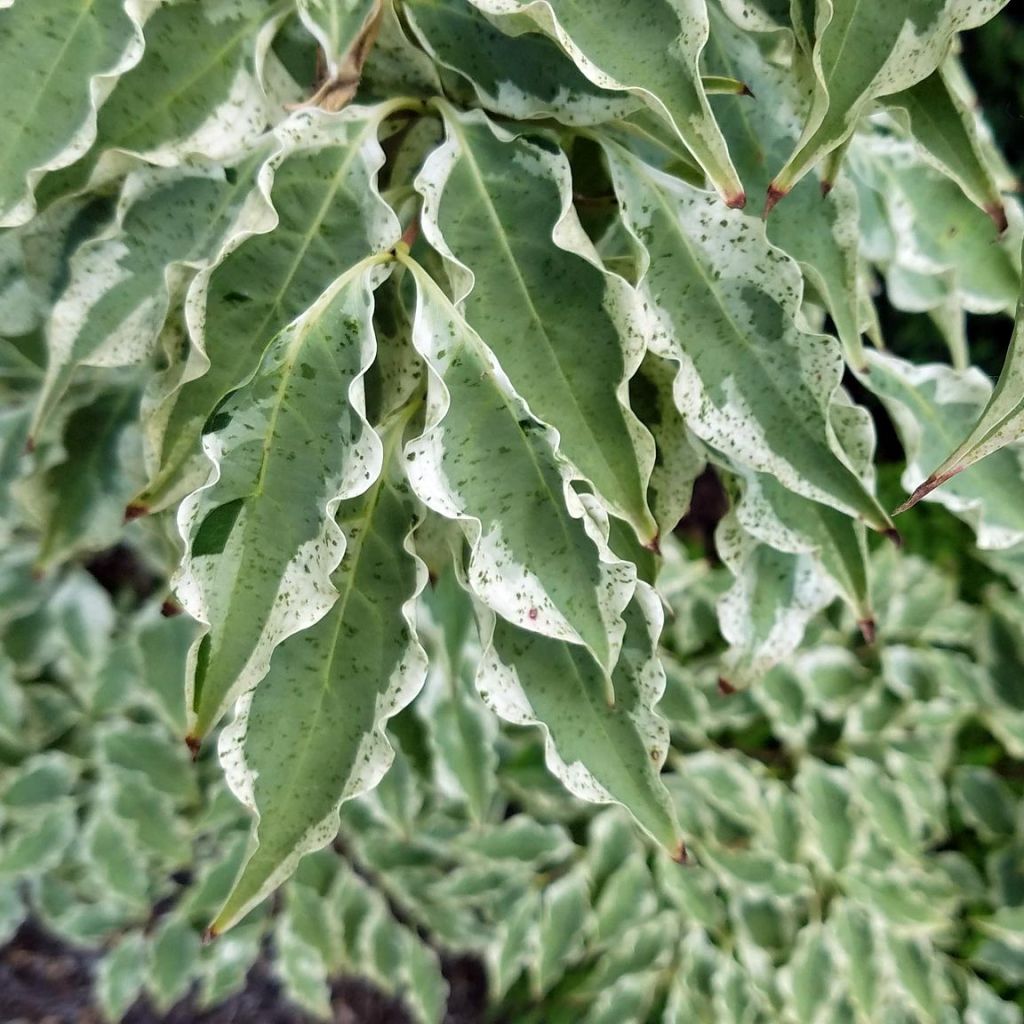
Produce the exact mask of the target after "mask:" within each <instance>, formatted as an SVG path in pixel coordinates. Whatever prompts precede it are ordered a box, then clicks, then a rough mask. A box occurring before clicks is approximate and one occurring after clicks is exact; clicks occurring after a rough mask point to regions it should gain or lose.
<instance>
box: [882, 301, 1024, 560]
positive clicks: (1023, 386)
mask: <svg viewBox="0 0 1024 1024" xmlns="http://www.w3.org/2000/svg"><path fill="white" fill-rule="evenodd" d="M1022 332H1024V304H1022V305H1020V306H1018V309H1017V321H1016V324H1015V325H1014V329H1013V336H1012V337H1011V339H1010V347H1009V349H1008V350H1007V353H1006V361H1005V362H1004V363H1003V369H1002V372H1001V373H1000V375H999V380H998V381H997V382H996V386H995V388H994V389H993V390H992V393H991V397H989V399H988V402H987V403H986V404H985V407H984V409H983V410H982V412H981V415H980V416H979V417H978V419H977V422H976V423H974V424H973V426H971V428H970V432H969V433H968V434H967V436H966V438H964V439H963V440H962V441H961V442H960V443H959V444H957V445H956V447H955V448H954V449H953V451H952V452H951V453H950V454H949V455H947V456H946V457H945V458H944V459H943V461H942V462H941V463H940V464H939V466H938V467H937V468H936V469H934V470H933V471H932V472H931V475H930V476H929V477H928V478H927V479H926V480H925V481H924V483H922V484H920V485H919V486H918V487H917V488H916V489H915V490H914V492H913V493H912V494H911V496H910V498H909V499H908V500H907V501H906V502H904V504H903V505H901V506H900V509H899V511H904V510H905V509H907V508H910V507H911V506H913V505H915V504H916V503H917V502H918V501H920V500H921V499H922V498H923V497H925V496H926V495H928V494H930V493H931V492H932V491H934V490H935V489H936V488H937V487H941V486H942V485H943V484H944V483H946V482H947V481H948V480H950V479H951V478H952V477H955V476H956V475H957V474H958V473H961V472H963V470H965V469H967V468H968V467H969V466H973V465H974V464H975V463H977V462H980V461H981V460H982V459H985V458H986V457H988V456H993V455H996V454H997V453H999V452H1000V451H1002V450H1003V449H1005V448H1006V446H1007V445H1013V444H1015V443H1016V442H1018V441H1019V440H1020V439H1021V437H1024V351H1022V350H1024V342H1021V341H1020V336H1021V334H1022ZM947 422H948V421H947ZM968 422H969V421H968ZM957 426H958V428H959V427H960V425H959V424H958V425H957ZM961 429H962V428H961ZM950 433H952V431H950ZM953 436H954V437H955V436H956V435H955V434H953ZM949 490H950V489H949V488H947V492H948V491H949ZM998 546H1000V547H1007V546H1009V544H1000V545H998Z"/></svg>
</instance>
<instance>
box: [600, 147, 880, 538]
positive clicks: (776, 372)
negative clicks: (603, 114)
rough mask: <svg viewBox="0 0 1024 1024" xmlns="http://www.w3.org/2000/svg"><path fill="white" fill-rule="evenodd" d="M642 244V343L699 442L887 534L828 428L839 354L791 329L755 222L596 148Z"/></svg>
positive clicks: (786, 274)
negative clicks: (669, 365)
mask: <svg viewBox="0 0 1024 1024" xmlns="http://www.w3.org/2000/svg"><path fill="white" fill-rule="evenodd" d="M605 152H606V154H607V156H608V160H609V163H610V165H611V169H612V175H613V178H614V181H615V188H616V191H617V193H618V196H619V201H620V204H621V207H622V213H623V216H624V217H625V219H626V223H627V225H628V226H629V229H630V231H631V232H632V233H633V234H634V236H635V237H636V238H637V239H638V241H639V242H640V243H641V244H642V245H643V246H644V249H645V254H646V255H645V260H644V275H643V278H642V280H641V281H640V284H639V290H640V293H641V296H642V298H643V300H644V301H645V303H646V304H647V309H648V317H649V340H648V344H649V346H650V348H651V350H652V351H653V352H655V353H656V354H657V355H661V356H663V357H664V358H666V359H670V360H672V361H673V362H675V363H678V364H679V367H680V370H679V374H678V376H677V378H676V384H675V394H676V402H677V404H678V406H679V409H680V411H681V412H682V413H683V415H684V417H685V418H686V422H687V426H688V427H689V428H690V430H692V431H693V433H694V434H696V435H697V436H698V437H699V438H700V439H701V440H703V441H706V442H707V443H708V444H709V445H711V446H712V447H714V448H716V449H717V450H718V451H721V452H723V453H724V454H726V455H727V456H728V457H729V458H731V459H733V460H734V461H737V462H742V463H743V464H744V465H746V466H748V467H749V468H751V469H754V470H756V471H758V472H763V473H770V474H771V475H773V476H774V477H776V478H777V479H778V480H779V482H780V483H781V484H782V485H783V486H785V487H787V488H789V489H790V490H792V491H795V492H796V493H798V494H801V495H803V496H804V497H808V498H811V499H813V500H815V501H821V502H824V503H825V504H829V505H832V506H833V507H835V508H838V509H840V510H841V511H843V512H846V513H847V514H852V515H859V516H861V517H862V518H863V519H864V520H865V521H866V522H867V523H868V525H869V526H872V527H874V528H875V529H879V530H888V529H891V523H890V522H889V519H888V517H887V516H886V515H885V513H884V512H883V511H882V509H881V507H880V506H879V504H878V502H877V500H876V499H875V498H874V497H873V496H872V494H871V493H870V492H869V491H868V489H867V488H866V487H865V485H864V483H863V482H862V481H861V480H860V479H859V478H858V477H857V475H856V473H855V472H854V471H853V469H852V468H851V467H850V464H849V460H848V458H847V456H846V455H845V453H844V452H843V451H842V448H841V446H840V445H839V443H838V441H837V439H836V436H835V431H834V429H833V426H832V424H831V422H830V419H829V406H830V405H831V402H832V396H833V395H834V394H835V392H836V389H837V387H838V385H839V380H840V376H841V373H842V357H841V354H840V352H839V350H838V348H837V347H835V346H834V345H833V344H832V343H830V342H829V341H828V340H827V339H824V338H822V337H820V336H814V335H811V334H808V333H805V332H804V331H803V330H802V329H801V327H800V325H799V322H798V320H797V315H798V312H797V307H798V304H799V301H800V294H801V282H800V278H799V273H798V271H797V269H796V266H795V265H794V264H793V263H792V262H791V261H790V260H789V258H788V257H786V256H785V255H784V254H783V253H781V252H779V251H778V250H777V249H775V248H773V247H772V246H771V245H770V244H769V243H768V241H767V238H766V237H765V235H764V227H763V225H761V224H760V223H759V222H756V221H754V220H752V219H751V218H749V217H746V216H745V215H744V214H742V213H739V212H736V211H728V210H726V211H723V210H721V209H720V208H719V207H718V206H717V204H715V203H714V202H712V201H710V200H709V199H708V197H707V196H706V195H703V194H702V193H700V192H698V191H696V190H694V189H691V188H690V187H689V186H687V185H684V184H682V183H681V182H679V181H676V180H674V179H672V178H669V177H668V176H666V175H664V174H662V173H660V172H658V171H655V170H653V169H651V168H650V167H648V166H647V165H645V164H642V163H641V162H640V161H638V160H636V159H635V158H634V157H632V156H631V155H629V154H627V153H626V152H625V151H624V150H622V149H621V148H620V147H618V146H614V145H607V144H606V145H605Z"/></svg>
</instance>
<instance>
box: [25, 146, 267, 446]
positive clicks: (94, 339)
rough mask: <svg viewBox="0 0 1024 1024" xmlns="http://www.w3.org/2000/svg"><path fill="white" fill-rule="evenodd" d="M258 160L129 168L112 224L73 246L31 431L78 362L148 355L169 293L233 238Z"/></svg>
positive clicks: (120, 362)
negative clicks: (228, 169)
mask: <svg viewBox="0 0 1024 1024" xmlns="http://www.w3.org/2000/svg"><path fill="white" fill-rule="evenodd" d="M261 162H262V160H261V159H260V155H259V153H258V152H257V153H254V154H253V155H251V156H249V157H248V158H247V159H246V160H245V161H244V162H243V163H242V164H241V165H240V166H238V167H235V168H233V169H232V173H231V175H230V179H231V180H229V177H228V176H226V175H225V173H224V171H222V170H221V169H220V168H219V167H215V166H209V167H201V166H195V167H190V168H189V169H187V170H185V171H184V172H183V171H178V170H169V171H163V170H156V169H146V170H139V171H136V172H134V173H133V174H131V175H129V177H128V179H127V181H126V183H125V186H124V189H123V191H122V193H121V198H120V200H119V202H118V211H117V216H116V218H115V220H114V223H113V224H111V226H110V227H109V228H108V229H107V230H106V231H105V232H103V234H102V235H100V236H99V237H97V238H93V239H90V240H89V241H88V242H86V243H85V244H84V245H82V246H81V247H80V248H79V249H78V250H77V251H76V253H75V255H74V257H73V258H72V260H71V265H70V280H69V281H68V285H67V288H65V290H64V292H63V294H62V295H61V297H60V299H59V300H58V302H57V303H56V305H55V306H54V308H53V311H52V313H51V314H50V319H49V324H48V329H47V349H48V355H49V361H48V363H47V368H46V369H47V373H46V381H45V382H44V385H43V390H42V393H41V395H40V397H39V401H38V404H37V407H36V413H35V417H34V421H33V433H37V432H38V430H39V428H40V426H41V425H42V424H43V422H44V421H45V419H46V418H47V417H48V416H49V414H50V413H51V412H52V410H53V407H54V405H55V404H56V403H57V402H59V400H60V398H61V396H62V394H63V393H64V390H65V388H66V387H67V386H68V383H69V382H70V380H71V378H72V375H73V374H74V371H75V368H76V367H78V366H82V365H85V366H124V365H127V364H129V363H140V362H143V361H144V360H145V359H146V358H147V357H148V356H149V355H150V353H151V351H152V349H153V346H154V345H155V343H156V339H157V335H158V333H159V331H160V329H161V328H162V327H163V324H164V320H165V318H166V316H167V311H168V308H169V307H170V303H171V300H172V298H174V297H175V296H176V295H177V294H178V292H179V291H180V289H181V288H182V286H183V285H184V283H185V282H186V281H187V280H188V278H189V276H190V274H191V272H192V271H194V270H197V269H200V268H201V267H203V266H204V265H206V264H208V263H209V262H211V261H212V260H213V259H215V258H216V255H217V253H218V250H219V249H220V247H221V244H222V243H223V241H224V240H225V238H227V237H228V236H229V235H230V232H231V229H232V227H233V226H234V224H235V221H236V219H237V218H238V216H239V214H240V212H241V209H242V207H243V204H244V203H245V200H246V198H247V196H248V194H249V192H250V191H251V190H252V188H253V187H254V185H255V181H254V179H255V176H256V171H257V169H258V167H259V165H260V163H261Z"/></svg>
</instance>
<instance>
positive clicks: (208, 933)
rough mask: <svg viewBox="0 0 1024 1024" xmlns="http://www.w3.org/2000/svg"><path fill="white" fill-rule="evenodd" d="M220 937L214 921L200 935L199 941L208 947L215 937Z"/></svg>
mask: <svg viewBox="0 0 1024 1024" xmlns="http://www.w3.org/2000/svg"><path fill="white" fill-rule="evenodd" d="M218 935H220V929H219V928H218V927H217V922H216V921H214V922H213V924H211V925H210V926H209V927H208V928H207V929H206V930H205V931H204V932H203V934H202V936H201V937H200V939H199V941H200V942H201V943H202V944H203V945H204V946H208V945H210V943H211V942H213V940H214V939H215V938H217V936H218Z"/></svg>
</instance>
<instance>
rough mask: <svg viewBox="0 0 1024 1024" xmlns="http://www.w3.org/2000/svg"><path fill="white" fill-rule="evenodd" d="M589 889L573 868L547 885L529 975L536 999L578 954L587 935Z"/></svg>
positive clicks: (584, 875) (579, 872)
mask: <svg viewBox="0 0 1024 1024" xmlns="http://www.w3.org/2000/svg"><path fill="white" fill-rule="evenodd" d="M589 910H590V892H589V887H588V885H587V876H586V873H585V872H583V871H573V872H571V873H570V874H568V875H566V876H565V877H564V878H559V879H557V880H556V881H555V882H553V883H552V884H551V885H549V886H548V887H547V889H546V890H545V891H544V894H543V896H542V903H541V916H540V928H539V930H538V934H537V947H536V953H535V960H534V962H533V964H532V965H531V966H532V970H531V975H532V979H533V980H532V986H533V990H534V992H535V994H536V997H537V998H538V999H539V998H540V997H541V996H543V995H544V993H546V992H547V991H548V989H550V988H551V986H552V985H553V984H554V983H555V982H556V981H558V980H559V979H560V978H561V976H562V974H563V973H564V971H565V969H566V967H567V965H568V964H570V963H572V961H573V960H574V959H575V958H576V957H578V956H579V954H580V952H581V951H582V948H583V944H584V941H585V938H586V934H585V928H586V926H587V920H588V911H589Z"/></svg>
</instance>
